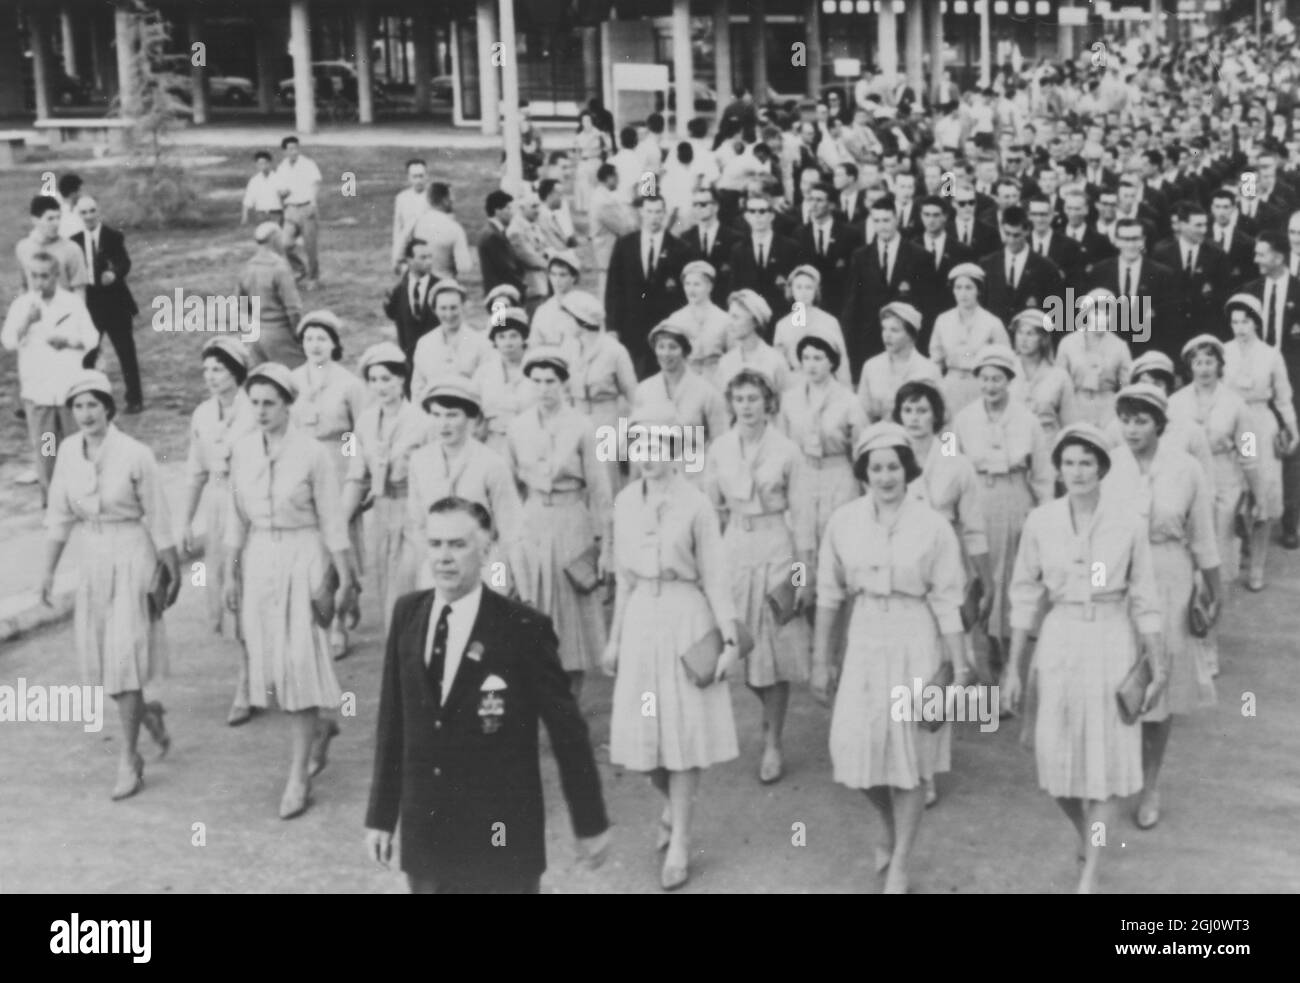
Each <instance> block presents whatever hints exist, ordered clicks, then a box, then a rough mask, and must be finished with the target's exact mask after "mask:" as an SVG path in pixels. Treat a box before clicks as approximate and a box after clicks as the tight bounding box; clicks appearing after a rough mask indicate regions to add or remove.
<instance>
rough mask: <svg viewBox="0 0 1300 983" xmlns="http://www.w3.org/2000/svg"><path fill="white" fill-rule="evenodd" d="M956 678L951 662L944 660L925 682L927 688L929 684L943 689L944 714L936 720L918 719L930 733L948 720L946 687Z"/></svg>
mask: <svg viewBox="0 0 1300 983" xmlns="http://www.w3.org/2000/svg"><path fill="white" fill-rule="evenodd" d="M956 678H957V674H956V672H955V671H954V670H953V667H952V663H951V662H949V661H947V660H945V661H943V662H942V663H940V665H939V671H938V672H936V673H935V674H934V676H932V677H931V679H930V681H929V682H928V683H926V688H927V689H928V688H929V687H931V686H938V687H939V688H940V689H942V690H943V693H944V701H943V708H944V711H945V713H944V716H943V717H940V718H939V719H938V720H925V719H922V720H921V721H920V723H921V726H922V727H924V728H925V729H926V730H928V731H929V732H930V733H932V734H933V733H934V732H935V731H937V730H938V729H939V728H940V727H942V726H943V725H944V724H946V723H947V722H948V721H947V719H946V717H947V710H948V700H947V696H948V687H949V686H951V685H952V684H953V680H955V679H956Z"/></svg>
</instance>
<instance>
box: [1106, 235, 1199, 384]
mask: <svg viewBox="0 0 1300 983" xmlns="http://www.w3.org/2000/svg"><path fill="white" fill-rule="evenodd" d="M1174 283H1175V281H1174V271H1173V270H1171V269H1170V268H1169V267H1167V266H1165V265H1164V264H1163V263H1159V262H1157V261H1156V260H1154V259H1152V258H1151V257H1150V256H1143V257H1142V270H1141V272H1140V274H1139V276H1138V282H1137V284H1136V286H1135V287H1134V296H1136V297H1141V298H1147V299H1149V300H1150V303H1151V336H1150V338H1148V339H1147V340H1146V341H1145V342H1143V341H1138V340H1137V335H1136V333H1134V334H1130V335H1128V336H1127V337H1126V338H1124V340H1125V341H1127V342H1128V343H1129V347H1130V348H1131V349H1132V350H1133V355H1134V356H1135V357H1136V356H1138V355H1141V354H1142V353H1143V352H1144V351H1146V350H1148V349H1149V348H1158V349H1160V350H1161V351H1162V352H1164V353H1165V354H1166V355H1168V356H1169V357H1170V358H1172V359H1173V360H1174V363H1175V364H1177V363H1178V361H1179V359H1180V358H1181V355H1182V353H1181V351H1180V350H1179V349H1174V348H1173V346H1172V342H1173V340H1174V339H1175V338H1176V337H1177V335H1178V331H1179V330H1180V329H1179V328H1178V327H1177V326H1176V325H1175V326H1174V327H1172V328H1170V326H1169V325H1170V324H1171V322H1172V316H1171V314H1170V307H1169V305H1170V303H1171V301H1172V298H1173V294H1174V291H1175V289H1176V287H1175V285H1174ZM1088 287H1089V289H1092V288H1093V287H1105V288H1106V289H1107V290H1110V291H1112V292H1113V293H1114V294H1115V296H1116V297H1121V296H1123V294H1124V285H1123V284H1122V283H1121V282H1120V262H1119V257H1118V256H1112V257H1111V258H1109V259H1104V260H1102V261H1101V262H1100V263H1097V264H1096V265H1095V266H1093V268H1092V276H1091V277H1090V278H1089V282H1088ZM1139 319H1140V318H1139ZM1139 319H1134V320H1131V321H1130V324H1131V325H1135V324H1136V321H1137V320H1139ZM1216 333H1217V332H1216Z"/></svg>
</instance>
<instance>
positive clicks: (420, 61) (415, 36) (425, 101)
mask: <svg viewBox="0 0 1300 983" xmlns="http://www.w3.org/2000/svg"><path fill="white" fill-rule="evenodd" d="M411 48H412V49H413V51H414V54H415V57H414V58H413V59H412V65H411V71H412V73H414V75H415V78H414V79H413V82H414V83H415V111H416V112H417V113H427V112H429V111H430V110H432V109H433V18H432V17H430V16H429V7H428V6H427V5H426V4H423V3H421V4H419V5H417V6H416V8H415V11H414V13H413V14H412V15H411Z"/></svg>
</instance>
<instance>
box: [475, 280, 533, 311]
mask: <svg viewBox="0 0 1300 983" xmlns="http://www.w3.org/2000/svg"><path fill="white" fill-rule="evenodd" d="M522 300H523V298H522V297H521V296H520V295H519V288H518V287H516V286H514V285H513V284H509V283H498V284H497V285H496V286H495V287H493V288H492V289H491V290H489V291H488V294H487V296H486V297H484V298H483V306H484V307H486V308H487V309H488V313H489V314H490V313H492V308H493V307H494V306H496V305H497V304H506V305H507V306H509V307H518V306H519V303H520V301H522Z"/></svg>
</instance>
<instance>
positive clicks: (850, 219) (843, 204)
mask: <svg viewBox="0 0 1300 983" xmlns="http://www.w3.org/2000/svg"><path fill="white" fill-rule="evenodd" d="M832 173H833V175H834V177H833V183H834V185H835V210H836V211H837V212H838V213H839V217H840V219H841V221H844V222H846V223H848V224H849V225H855V226H857V227H858V228H859V229H861V228H862V227H864V226H865V225H866V224H867V193H866V192H865V191H863V190H862V189H860V188H859V187H858V165H857V164H855V163H853V162H852V161H844V162H843V163H840V164H836V165H835V168H834V171H833V172H832Z"/></svg>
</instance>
